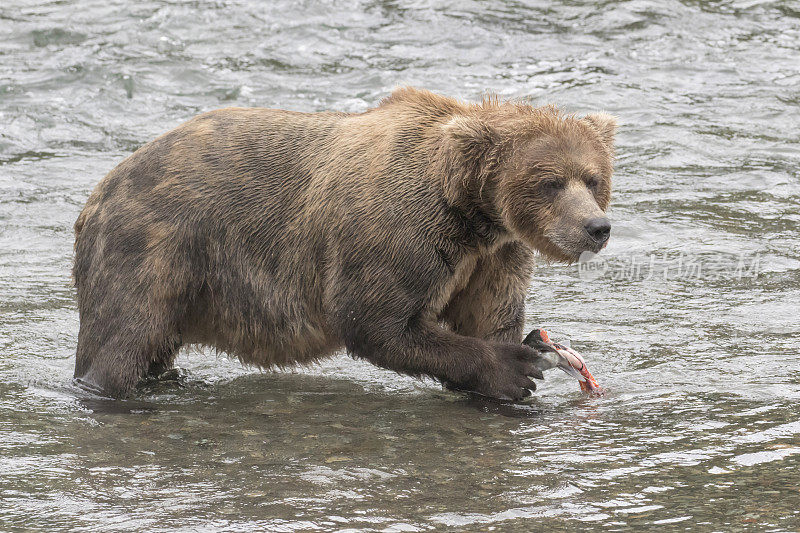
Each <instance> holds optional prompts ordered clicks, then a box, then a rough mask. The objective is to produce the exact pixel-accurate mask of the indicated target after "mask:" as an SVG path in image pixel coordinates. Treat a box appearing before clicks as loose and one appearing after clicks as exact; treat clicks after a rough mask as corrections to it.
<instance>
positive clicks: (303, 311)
mask: <svg viewBox="0 0 800 533" xmlns="http://www.w3.org/2000/svg"><path fill="white" fill-rule="evenodd" d="M615 128H616V122H615V120H614V119H613V117H611V116H609V115H606V114H603V113H599V114H594V115H589V116H586V117H584V118H578V117H576V116H572V115H563V114H561V113H560V112H559V111H558V110H556V109H555V108H554V107H550V106H548V107H541V108H535V107H532V106H530V105H527V104H524V103H519V102H500V101H498V100H497V99H494V98H487V99H485V100H484V101H483V102H481V103H479V104H467V103H462V102H459V101H457V100H454V99H451V98H447V97H444V96H439V95H436V94H433V93H431V92H427V91H423V90H418V89H413V88H403V89H398V90H396V91H395V92H394V93H392V95H391V96H390V97H388V98H386V99H385V100H383V101H382V102H381V104H380V105H379V106H378V107H376V108H373V109H370V110H368V111H366V112H364V113H359V114H347V113H337V112H322V113H299V112H292V111H282V110H273V109H258V108H254V109H245V108H228V109H221V110H218V111H212V112H209V113H204V114H202V115H199V116H197V117H195V118H194V119H192V120H190V121H189V122H187V123H185V124H183V125H181V126H179V127H178V128H176V129H175V130H173V131H171V132H169V133H166V134H164V135H162V136H161V137H159V138H157V139H155V140H154V141H152V142H150V143H148V144H146V145H145V146H143V147H142V148H140V149H139V150H137V151H136V152H135V153H134V154H132V155H131V156H130V157H128V158H127V159H125V160H124V161H123V162H122V163H120V164H119V165H118V166H117V167H116V168H115V169H114V170H112V171H111V172H110V173H109V174H108V175H107V176H106V177H105V178H104V179H103V180H102V181H101V182H100V183H99V184H98V186H97V187H96V189H95V190H94V191H93V192H92V194H91V196H90V197H89V199H88V201H87V203H86V206H85V208H84V209H83V211H82V212H81V214H80V216H79V217H78V220H77V222H76V223H75V234H76V240H75V264H74V269H73V276H74V280H75V286H76V289H77V299H78V308H79V313H80V332H79V336H78V347H77V360H76V367H75V377H76V378H78V379H80V380H82V381H84V382H88V383H89V384H91V385H94V386H96V387H99V388H100V389H102V390H103V391H104V392H105V393H106V394H109V395H112V396H124V395H126V394H127V393H129V392H130V391H131V389H132V388H133V387H134V386H135V385H136V384H137V382H139V381H140V380H141V379H142V378H143V377H145V376H146V375H148V374H158V373H160V372H162V371H164V370H167V369H169V368H170V367H171V366H172V364H173V361H174V358H175V355H176V353H177V351H178V349H179V348H180V347H181V346H182V345H184V344H201V345H206V346H211V347H214V348H216V349H217V350H219V351H223V352H226V353H228V354H230V355H232V356H235V357H237V358H239V359H240V360H241V361H242V362H243V363H246V364H251V365H257V366H259V367H263V368H270V367H286V366H290V365H294V364H304V363H311V362H313V361H316V360H319V359H320V358H323V357H326V356H329V355H331V354H332V353H334V352H335V351H336V350H339V349H341V348H345V349H346V350H347V352H348V353H349V354H351V355H352V356H354V357H360V358H364V359H367V360H369V361H371V362H372V363H374V364H376V365H379V366H381V367H384V368H388V369H391V370H395V371H397V372H402V373H404V374H409V375H412V376H423V375H424V376H432V377H434V378H437V379H438V380H440V381H442V382H443V383H446V384H448V385H450V386H452V387H455V388H459V389H463V390H471V391H475V392H479V393H482V394H485V395H488V396H493V397H498V398H510V399H518V398H521V397H523V396H525V395H526V394H527V389H534V388H535V385H534V383H533V381H531V379H530V377H531V376H540V375H541V374H540V373H539V372H538V371H537V370H536V369H535V368H533V365H532V362H533V361H535V360H536V358H537V353H536V352H535V351H534V350H532V349H531V348H528V347H527V346H524V345H522V344H520V341H521V339H522V329H523V326H524V308H525V293H526V287H527V285H528V281H529V277H530V275H531V272H532V269H533V257H534V252H535V251H538V252H540V253H541V254H542V255H544V256H545V257H548V258H551V259H555V260H565V261H574V260H575V259H577V258H578V256H579V255H580V253H581V252H583V251H585V250H591V251H595V252H596V251H598V250H599V249H600V248H601V247H602V245H603V244H604V242H605V241H604V240H603V242H600V240H598V238H594V237H591V238H590V237H587V233H586V230H585V227H588V226H586V220H588V219H591V218H595V219H596V218H597V217H603V213H604V211H605V209H606V207H607V206H608V202H609V195H610V186H611V174H612V159H613V136H614V130H615ZM603 220H605V219H603ZM595 237H596V235H595ZM605 237H606V238H607V234H606V236H605Z"/></svg>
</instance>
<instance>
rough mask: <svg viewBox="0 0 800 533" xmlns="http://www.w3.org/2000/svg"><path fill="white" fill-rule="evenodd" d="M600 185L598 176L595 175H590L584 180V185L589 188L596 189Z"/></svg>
mask: <svg viewBox="0 0 800 533" xmlns="http://www.w3.org/2000/svg"><path fill="white" fill-rule="evenodd" d="M599 185H600V178H598V177H597V176H591V177H589V179H588V180H586V186H587V187H589V188H590V189H596V188H597V187H598V186H599Z"/></svg>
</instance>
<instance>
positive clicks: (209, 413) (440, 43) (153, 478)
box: [0, 0, 800, 532]
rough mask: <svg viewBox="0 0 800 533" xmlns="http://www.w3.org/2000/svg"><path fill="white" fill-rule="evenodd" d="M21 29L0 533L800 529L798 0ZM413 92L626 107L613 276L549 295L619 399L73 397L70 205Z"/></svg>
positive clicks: (186, 362)
mask: <svg viewBox="0 0 800 533" xmlns="http://www.w3.org/2000/svg"><path fill="white" fill-rule="evenodd" d="M0 35H3V38H2V39H1V40H0V529H2V530H27V529H40V530H50V531H53V530H66V529H72V530H77V531H101V530H102V531H128V532H129V531H162V530H163V531H167V530H169V531H173V530H217V531H252V530H255V529H266V530H272V531H310V530H320V531H344V530H347V529H350V530H365V531H425V530H431V529H440V530H461V531H487V530H492V529H494V530H497V531H531V530H538V529H542V530H544V529H551V530H575V529H576V528H579V527H580V528H585V529H597V530H610V531H621V530H630V529H634V528H636V529H642V528H645V527H648V528H652V527H664V528H667V529H668V530H670V529H686V528H691V529H692V530H699V531H703V530H707V531H739V530H742V531H744V530H748V531H750V530H765V531H798V530H799V529H800V511H799V509H800V415H799V414H798V408H797V406H798V401H799V400H800V325H798V314H799V313H800V261H799V260H798V257H800V231H798V222H800V171H798V168H800V148H799V146H800V145H799V144H798V141H800V111H799V110H798V105H800V10H798V6H797V4H796V3H795V2H790V1H784V2H781V1H759V0H747V1H737V2H730V1H700V0H696V1H689V0H687V1H683V2H677V1H673V0H669V1H665V2H661V1H645V0H633V1H627V2H611V1H606V2H571V1H570V2H567V1H563V2H512V1H498V2H480V3H479V2H464V1H458V2H449V3H447V2H443V3H436V4H433V3H428V2H424V1H423V2H390V1H383V2H380V1H376V2H337V3H335V4H334V3H333V2H321V3H318V2H288V1H283V0H281V1H277V2H258V1H255V0H251V1H247V0H231V1H216V2H212V1H203V0H200V1H195V2H183V1H166V0H152V1H141V2H123V1H113V0H112V1H109V0H106V1H103V2H99V1H94V0H83V1H81V2H74V3H73V2H63V1H52V2H42V1H33V0H5V1H4V2H3V3H2V4H1V5H0ZM402 84H412V85H417V86H421V87H426V88H429V89H432V90H435V91H439V92H442V93H445V94H448V95H452V96H457V97H460V98H465V99H477V98H480V96H481V95H482V94H483V93H484V92H485V91H487V90H488V91H493V92H496V93H498V94H499V95H501V96H502V97H509V98H513V97H527V98H531V99H532V100H533V102H535V103H537V104H544V103H551V102H552V103H556V104H558V105H560V106H561V107H563V108H564V109H566V110H568V111H570V112H578V113H583V112H587V111H592V110H598V109H604V110H607V111H610V112H612V113H614V114H616V115H618V116H619V117H620V121H621V123H622V128H621V131H620V133H619V137H618V145H619V153H618V161H617V174H616V182H615V196H614V199H613V202H612V208H611V212H610V215H611V217H612V219H613V222H614V234H613V238H612V243H611V244H610V246H609V247H608V249H607V250H606V252H604V257H605V260H606V263H604V264H600V265H599V266H600V267H603V268H605V269H606V270H605V272H604V273H603V274H602V275H600V276H599V277H597V278H596V279H589V278H592V277H594V276H593V275H589V276H587V275H581V273H580V272H579V270H578V268H577V267H576V266H574V265H573V266H564V265H547V264H543V265H540V267H539V268H538V269H537V271H536V274H535V277H534V279H533V281H532V284H531V288H530V292H529V298H528V314H527V322H528V326H529V327H534V326H544V327H547V328H548V329H550V330H551V331H552V332H553V335H554V337H556V338H559V339H567V338H569V339H571V340H572V344H573V346H574V347H575V348H577V349H579V350H580V351H581V352H582V353H583V354H584V355H585V356H586V358H587V360H588V361H589V362H590V364H591V368H592V371H593V372H594V374H595V376H596V377H597V378H598V380H599V381H600V382H601V384H603V385H605V386H606V387H607V388H608V389H609V394H607V395H606V396H605V397H603V398H585V397H583V396H581V394H580V393H579V392H578V387H577V384H576V383H574V382H573V381H570V380H569V379H568V378H567V377H566V376H561V375H555V374H552V373H551V374H549V375H548V376H547V377H548V379H547V381H546V382H545V383H544V384H543V385H542V386H541V387H540V389H539V391H538V393H537V396H536V398H535V399H534V400H533V401H532V402H531V403H530V405H524V406H509V405H506V406H502V405H497V404H493V403H486V402H480V401H476V400H470V399H468V398H464V397H462V396H458V395H454V394H450V393H447V392H443V391H442V390H441V388H440V387H438V386H437V385H436V384H434V383H433V382H431V381H415V380H412V379H410V378H405V377H401V376H398V375H396V374H393V373H390V372H387V371H384V370H381V369H378V368H375V367H372V366H370V365H368V364H365V363H356V362H353V361H351V360H349V359H348V358H346V357H345V356H339V357H336V358H334V359H331V360H329V361H327V362H325V363H324V364H322V365H320V366H319V367H314V368H311V369H299V370H297V371H296V372H282V373H271V372H259V371H258V370H254V369H248V368H242V367H241V366H240V365H239V364H237V363H234V362H231V361H229V360H228V359H226V358H225V357H221V356H217V355H214V354H213V353H210V352H209V353H201V352H186V353H183V354H182V355H181V356H180V358H179V360H178V365H179V367H180V369H181V371H180V373H179V375H178V379H176V380H175V381H164V382H160V383H151V384H149V385H147V386H145V387H143V388H142V389H141V390H139V392H138V393H137V395H136V397H135V398H133V399H132V400H129V401H126V402H109V401H102V400H98V399H96V398H91V397H89V396H87V395H85V394H81V393H80V392H79V391H76V390H75V389H74V388H73V387H72V386H71V384H70V378H71V375H72V367H73V364H74V350H75V345H76V340H77V332H78V317H77V311H76V307H75V301H74V293H73V291H72V289H71V286H70V279H69V268H70V262H71V257H72V224H73V222H74V220H75V218H76V217H77V214H78V212H79V211H80V209H81V207H82V205H83V203H84V202H85V200H86V198H87V196H88V194H89V192H90V191H91V189H92V188H93V186H94V185H95V184H96V183H97V181H98V180H100V179H101V178H102V176H103V175H104V174H105V173H107V172H108V171H109V170H110V169H111V168H113V166H114V165H115V164H116V163H117V162H119V161H120V160H122V159H123V158H124V157H125V156H127V155H128V154H130V153H131V152H132V151H133V150H135V149H136V148H137V147H139V146H141V145H142V144H143V143H145V142H147V141H148V140H150V139H152V138H153V137H155V136H157V135H159V134H160V133H162V132H164V131H166V130H168V129H170V128H173V127H174V126H176V125H177V124H179V123H181V122H182V121H184V120H187V119H189V118H190V117H192V116H193V115H195V114H197V113H199V112H202V111H206V110H209V109H215V108H219V107H225V106H231V105H238V106H268V107H281V108H287V109H295V110H301V111H315V110H323V109H337V110H344V111H362V110H364V109H366V108H367V107H369V106H373V105H375V104H376V103H377V102H378V101H379V100H380V98H382V97H383V96H385V95H386V94H387V93H388V92H389V91H390V90H391V89H392V87H394V86H397V85H402ZM650 261H652V263H651V262H650ZM687 264H688V265H690V266H691V269H690V268H689V267H687V266H686V265H687ZM636 265H638V266H639V270H636V268H634V267H635V266H636ZM697 265H700V267H699V268H700V270H699V271H698V270H697V268H698V267H697ZM597 272H602V269H600V270H598V271H597ZM584 274H585V272H584ZM756 274H757V275H756Z"/></svg>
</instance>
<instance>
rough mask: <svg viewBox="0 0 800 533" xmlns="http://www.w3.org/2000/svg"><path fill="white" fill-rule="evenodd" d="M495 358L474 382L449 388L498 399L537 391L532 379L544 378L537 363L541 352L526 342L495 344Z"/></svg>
mask: <svg viewBox="0 0 800 533" xmlns="http://www.w3.org/2000/svg"><path fill="white" fill-rule="evenodd" d="M492 348H493V352H494V358H493V360H492V361H491V364H490V365H488V367H487V368H485V369H484V370H483V371H482V372H481V373H480V374H479V375H477V376H475V377H474V379H473V380H472V382H471V383H465V384H448V386H449V387H450V388H455V389H459V390H465V391H469V392H475V393H478V394H481V395H483V396H489V397H492V398H497V399H499V400H512V401H516V400H521V399H523V398H527V397H528V396H530V395H531V392H532V391H535V390H536V383H535V382H534V381H533V380H532V379H531V378H532V377H533V378H537V379H544V377H543V376H542V372H541V371H540V370H539V369H537V368H536V365H535V364H534V363H535V361H537V360H538V358H539V353H538V352H537V351H536V350H534V349H532V348H530V347H528V346H525V345H519V344H507V343H495V344H493V345H492Z"/></svg>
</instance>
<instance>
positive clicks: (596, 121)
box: [583, 113, 617, 148]
mask: <svg viewBox="0 0 800 533" xmlns="http://www.w3.org/2000/svg"><path fill="white" fill-rule="evenodd" d="M583 120H585V121H586V122H588V123H589V125H590V126H591V127H592V128H593V129H594V130H595V131H597V133H599V134H600V140H601V141H603V144H605V145H606V146H608V147H609V148H613V147H614V134H615V133H616V132H617V117H615V116H612V115H609V114H608V113H593V114H591V115H586V117H584V119H583Z"/></svg>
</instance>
